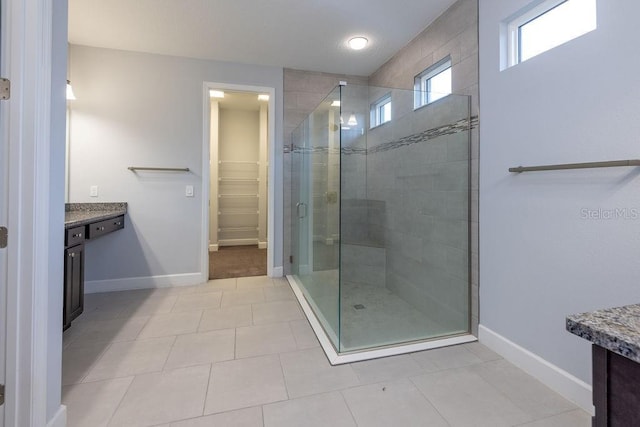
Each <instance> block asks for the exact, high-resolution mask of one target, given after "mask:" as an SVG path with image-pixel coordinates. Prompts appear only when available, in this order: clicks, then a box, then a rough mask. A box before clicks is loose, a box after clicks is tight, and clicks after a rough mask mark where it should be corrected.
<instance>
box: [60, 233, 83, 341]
mask: <svg viewBox="0 0 640 427" xmlns="http://www.w3.org/2000/svg"><path fill="white" fill-rule="evenodd" d="M65 231H66V233H65V250H64V302H63V307H64V308H63V311H62V325H63V328H64V329H67V328H68V327H69V326H71V321H72V320H73V319H75V318H76V317H78V316H79V315H80V314H82V310H83V308H84V241H85V227H84V226H82V227H75V228H71V229H68V230H65Z"/></svg>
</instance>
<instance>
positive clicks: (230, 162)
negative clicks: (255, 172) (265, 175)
mask: <svg viewBox="0 0 640 427" xmlns="http://www.w3.org/2000/svg"><path fill="white" fill-rule="evenodd" d="M218 164H220V165H222V164H230V165H259V164H260V162H248V161H241V160H218Z"/></svg>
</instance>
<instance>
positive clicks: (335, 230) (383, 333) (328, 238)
mask: <svg viewBox="0 0 640 427" xmlns="http://www.w3.org/2000/svg"><path fill="white" fill-rule="evenodd" d="M422 95H423V94H420V93H416V92H415V91H412V90H399V89H387V88H379V87H369V86H354V85H347V86H338V87H336V88H335V89H334V90H333V91H332V92H331V93H330V94H329V95H328V96H327V98H326V99H325V100H324V101H323V102H322V103H321V104H320V105H319V106H318V107H317V108H316V110H315V111H313V112H312V113H311V114H310V115H309V116H308V117H307V118H306V119H305V120H304V122H303V123H302V124H301V125H300V126H299V127H298V128H297V129H296V130H295V131H294V132H293V135H292V139H293V140H292V151H291V156H292V157H291V159H292V162H291V164H292V170H291V177H292V178H291V180H292V199H291V200H292V206H291V209H292V230H291V231H292V238H291V240H292V244H291V245H292V275H291V276H289V280H290V281H291V283H292V286H293V288H294V291H295V292H296V295H297V296H298V298H299V299H300V302H301V304H302V305H303V307H304V308H305V311H306V312H307V315H308V316H309V318H310V321H311V323H312V326H314V329H315V330H316V333H317V334H318V336H319V338H320V340H321V342H322V343H323V347H324V348H325V351H327V353H328V355H329V358H330V360H331V361H332V362H333V363H340V362H341V361H352V360H357V359H363V358H368V357H369V356H367V355H373V357H376V356H381V355H388V354H394V353H400V352H406V351H415V350H418V349H424V348H431V347H436V346H441V345H447V344H453V343H460V342H467V341H471V340H474V339H475V338H474V337H473V336H472V335H471V334H470V281H469V271H470V265H469V263H470V261H469V236H470V233H469V231H470V230H469V205H470V191H469V190H470V185H469V184H470V178H469V176H470V175H469V171H470V150H469V145H470V144H469V142H470V117H469V113H470V108H469V98H468V97H467V96H458V95H449V96H446V97H444V98H441V99H439V100H437V101H435V102H433V103H430V104H427V105H425V106H422V107H420V108H415V105H416V100H421V99H428V97H423V96H422ZM330 353H331V354H332V355H331V354H330Z"/></svg>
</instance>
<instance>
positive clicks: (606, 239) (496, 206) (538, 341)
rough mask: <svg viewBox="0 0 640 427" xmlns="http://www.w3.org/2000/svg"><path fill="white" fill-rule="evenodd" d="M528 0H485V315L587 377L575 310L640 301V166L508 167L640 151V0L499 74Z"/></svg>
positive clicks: (605, 10) (489, 324)
mask: <svg viewBox="0 0 640 427" xmlns="http://www.w3.org/2000/svg"><path fill="white" fill-rule="evenodd" d="M528 3H529V2H528V1H526V0H515V1H508V2H507V1H503V0H483V1H481V2H480V9H479V19H480V27H479V31H480V100H481V104H480V109H481V111H482V117H481V123H480V141H481V148H480V307H481V309H480V323H481V325H482V326H484V327H486V328H489V329H490V330H492V331H494V332H496V333H498V334H500V335H502V336H503V337H505V338H507V339H508V340H511V341H512V342H514V343H516V344H518V345H520V346H522V347H524V348H525V349H526V350H529V351H531V352H533V353H535V354H536V355H538V356H540V357H542V358H544V359H546V361H548V362H550V363H552V364H554V365H556V366H557V367H559V368H561V369H563V370H565V371H568V372H569V373H570V374H572V375H575V376H577V377H578V378H580V379H582V380H584V381H585V382H587V383H589V382H590V381H591V373H590V369H591V357H590V354H591V353H590V346H589V343H587V341H585V340H582V339H579V338H577V337H575V336H573V335H571V334H569V333H568V332H566V331H565V316H566V315H568V314H571V313H577V312H583V311H589V310H593V309H598V308H604V307H609V306H618V305H623V304H629V303H637V302H638V301H639V300H640V287H639V286H638V277H640V262H639V260H638V256H639V255H640V239H638V236H639V235H640V219H635V220H631V219H627V220H625V219H612V220H596V219H592V220H585V219H582V218H581V214H582V212H581V209H585V208H586V209H614V208H628V209H631V208H636V209H637V208H640V201H639V199H638V190H640V178H639V174H640V169H639V168H615V169H592V170H579V171H578V170H576V171H555V172H537V173H524V174H521V175H515V174H510V173H509V172H507V168H509V167H511V166H517V165H538V164H554V163H572V162H584V161H602V160H615V159H629V158H638V157H640V151H639V148H638V147H640V145H639V141H638V138H639V137H638V135H640V120H638V114H639V113H638V112H639V111H640V85H639V84H638V69H640V50H639V49H637V48H635V47H634V46H635V45H636V44H637V41H638V33H637V17H638V16H639V15H640V2H637V1H634V0H622V1H614V2H612V1H606V0H601V1H599V2H598V29H597V30H596V31H594V32H592V33H589V34H587V35H584V36H583V37H580V38H579V39H576V40H573V41H571V42H569V43H567V44H565V45H562V46H560V47H557V48H556V49H553V50H551V51H548V52H546V53H543V54H541V55H539V56H537V57H535V58H532V59H530V60H529V61H526V62H524V63H522V64H519V65H517V66H515V67H512V68H509V69H506V70H504V71H502V72H501V71H500V66H499V64H500V56H499V55H500V42H501V39H500V28H501V22H502V21H503V20H505V19H506V18H508V17H509V16H510V15H512V14H514V13H515V12H517V11H518V10H519V9H521V8H522V7H524V6H526V5H527V4H528Z"/></svg>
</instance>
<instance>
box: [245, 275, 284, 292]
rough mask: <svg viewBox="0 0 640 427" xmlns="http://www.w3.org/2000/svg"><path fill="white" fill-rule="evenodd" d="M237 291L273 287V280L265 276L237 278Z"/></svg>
mask: <svg viewBox="0 0 640 427" xmlns="http://www.w3.org/2000/svg"><path fill="white" fill-rule="evenodd" d="M237 286H238V290H245V289H256V288H267V287H273V286H275V285H274V283H273V280H272V279H271V278H269V277H267V276H251V277H238V282H237Z"/></svg>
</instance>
